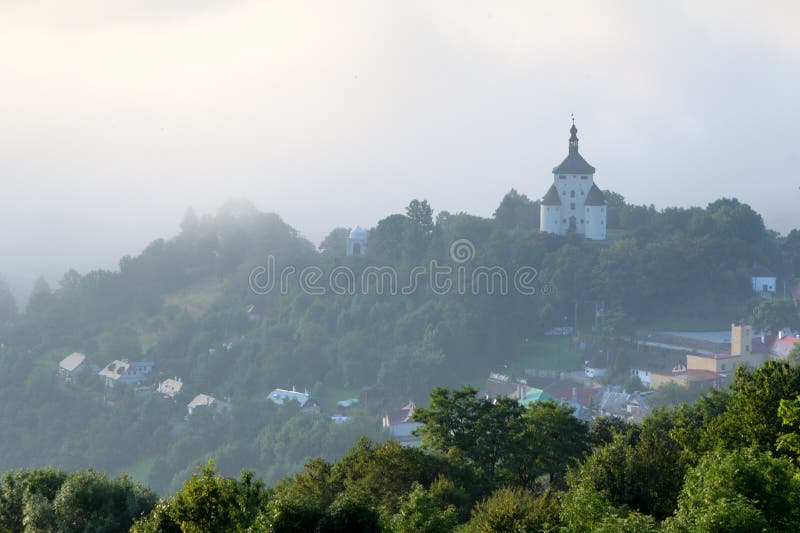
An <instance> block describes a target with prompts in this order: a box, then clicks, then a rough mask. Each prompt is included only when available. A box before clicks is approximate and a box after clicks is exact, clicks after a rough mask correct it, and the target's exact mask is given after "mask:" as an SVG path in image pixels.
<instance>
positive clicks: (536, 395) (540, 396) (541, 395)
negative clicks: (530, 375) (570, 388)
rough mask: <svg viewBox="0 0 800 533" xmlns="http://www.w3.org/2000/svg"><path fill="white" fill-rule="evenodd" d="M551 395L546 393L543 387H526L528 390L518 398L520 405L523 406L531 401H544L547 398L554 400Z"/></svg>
mask: <svg viewBox="0 0 800 533" xmlns="http://www.w3.org/2000/svg"><path fill="white" fill-rule="evenodd" d="M554 399H555V398H553V397H552V396H550V395H549V394H548V393H546V392H545V391H544V390H543V389H537V388H535V387H528V390H526V391H525V393H524V394H523V395H522V398H520V399H519V400H518V402H519V404H520V405H524V406H525V407H527V406H529V405H530V404H532V403H533V402H546V401H548V400H554Z"/></svg>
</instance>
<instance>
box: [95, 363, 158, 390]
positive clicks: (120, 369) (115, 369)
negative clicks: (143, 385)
mask: <svg viewBox="0 0 800 533" xmlns="http://www.w3.org/2000/svg"><path fill="white" fill-rule="evenodd" d="M153 367H155V363H154V362H152V361H134V362H133V363H131V362H129V361H128V360H127V359H116V360H114V361H112V362H110V363H108V365H106V367H105V368H103V369H102V370H101V371H100V372H98V373H97V374H98V375H99V376H100V377H101V378H104V379H105V382H106V386H108V387H113V386H114V384H115V383H126V384H132V383H139V382H140V381H142V380H143V379H145V378H146V377H147V375H148V374H150V372H152V371H153Z"/></svg>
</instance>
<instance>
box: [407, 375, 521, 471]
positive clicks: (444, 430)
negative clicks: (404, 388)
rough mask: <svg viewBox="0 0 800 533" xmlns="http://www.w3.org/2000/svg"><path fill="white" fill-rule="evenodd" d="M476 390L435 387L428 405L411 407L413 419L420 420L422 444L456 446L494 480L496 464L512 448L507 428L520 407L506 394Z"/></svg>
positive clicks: (513, 423)
mask: <svg viewBox="0 0 800 533" xmlns="http://www.w3.org/2000/svg"><path fill="white" fill-rule="evenodd" d="M477 393H478V390H477V389H475V388H474V387H463V388H461V389H457V390H454V391H452V392H451V391H450V390H449V389H446V388H436V389H434V390H433V392H431V396H430V403H429V405H428V407H425V408H422V407H418V408H417V409H416V410H415V411H414V419H415V420H417V421H418V422H421V423H422V426H421V427H420V428H419V429H418V431H419V433H420V435H422V443H423V445H424V446H426V447H428V448H432V449H434V450H439V451H442V452H447V451H449V450H456V451H458V452H459V453H461V454H462V455H463V457H464V458H465V459H467V460H468V461H470V462H471V463H472V464H473V465H474V466H475V467H476V469H477V470H478V472H480V473H481V475H483V476H485V477H486V478H487V479H488V480H489V481H494V478H495V471H496V469H497V467H498V465H499V464H500V462H501V461H502V460H503V459H504V458H505V457H506V456H507V455H508V454H509V453H510V452H511V450H512V449H513V446H514V444H513V442H512V441H513V439H511V438H509V431H510V428H511V427H515V426H516V425H517V424H518V423H519V420H520V417H521V414H522V411H523V407H522V406H520V405H519V404H518V403H517V402H516V401H514V400H510V399H508V398H498V399H497V400H495V401H494V402H492V401H490V400H488V399H484V398H477V397H476V395H477Z"/></svg>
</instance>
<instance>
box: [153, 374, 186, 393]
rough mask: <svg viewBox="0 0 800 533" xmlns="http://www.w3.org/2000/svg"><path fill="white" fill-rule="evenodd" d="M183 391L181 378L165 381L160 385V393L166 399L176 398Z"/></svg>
mask: <svg viewBox="0 0 800 533" xmlns="http://www.w3.org/2000/svg"><path fill="white" fill-rule="evenodd" d="M181 389H183V380H182V379H181V378H179V377H177V376H176V377H174V378H169V379H165V380H164V381H162V382H161V383H159V384H158V393H159V394H162V395H163V396H164V398H174V397H175V396H177V395H178V394H180V392H181Z"/></svg>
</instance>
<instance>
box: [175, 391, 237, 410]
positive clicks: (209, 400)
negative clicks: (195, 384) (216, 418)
mask: <svg viewBox="0 0 800 533" xmlns="http://www.w3.org/2000/svg"><path fill="white" fill-rule="evenodd" d="M186 409H187V410H188V411H189V414H190V415H191V414H192V413H194V412H195V411H196V410H198V409H214V410H215V411H217V412H219V413H223V412H225V411H230V410H231V404H230V402H228V401H222V400H217V399H216V398H214V397H213V396H210V395H208V394H198V395H197V396H195V397H194V398H192V401H191V402H189V403H188V404H186Z"/></svg>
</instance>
